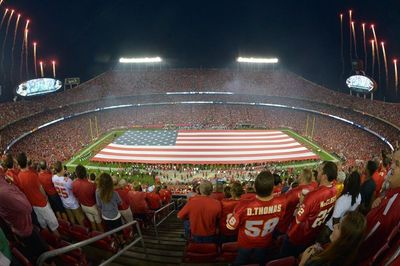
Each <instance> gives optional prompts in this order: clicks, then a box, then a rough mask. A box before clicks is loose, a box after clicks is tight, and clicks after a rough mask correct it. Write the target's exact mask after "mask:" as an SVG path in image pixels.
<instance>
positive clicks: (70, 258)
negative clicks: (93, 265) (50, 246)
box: [59, 240, 88, 266]
mask: <svg viewBox="0 0 400 266" xmlns="http://www.w3.org/2000/svg"><path fill="white" fill-rule="evenodd" d="M69 245H71V243H69V242H67V241H64V240H61V241H60V245H59V247H60V248H61V247H67V246H69ZM60 258H61V260H62V261H63V262H65V263H66V264H67V265H73V266H86V265H88V263H87V260H86V256H85V255H84V254H83V252H82V250H81V249H80V248H77V249H74V250H72V251H70V252H68V253H65V254H62V255H60Z"/></svg>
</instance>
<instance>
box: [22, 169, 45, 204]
mask: <svg viewBox="0 0 400 266" xmlns="http://www.w3.org/2000/svg"><path fill="white" fill-rule="evenodd" d="M16 185H17V186H18V187H19V189H20V190H21V191H22V192H23V193H24V194H25V196H26V197H27V199H28V200H29V202H30V203H31V204H32V206H34V207H45V206H46V204H47V199H46V197H45V195H43V194H42V192H41V191H40V187H41V184H40V182H39V177H38V175H37V173H36V172H34V171H31V170H27V171H20V172H19V174H18V183H17V184H16Z"/></svg>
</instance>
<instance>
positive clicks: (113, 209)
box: [96, 190, 121, 220]
mask: <svg viewBox="0 0 400 266" xmlns="http://www.w3.org/2000/svg"><path fill="white" fill-rule="evenodd" d="M96 203H97V206H99V209H100V210H101V214H102V216H103V218H104V219H107V220H114V219H116V218H117V217H118V216H119V212H118V205H119V204H121V198H120V197H119V195H118V193H117V192H115V191H113V195H112V197H111V200H110V201H109V202H103V201H102V200H101V199H100V193H99V190H96Z"/></svg>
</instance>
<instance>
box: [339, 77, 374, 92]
mask: <svg viewBox="0 0 400 266" xmlns="http://www.w3.org/2000/svg"><path fill="white" fill-rule="evenodd" d="M346 84H347V87H349V89H351V90H354V91H356V92H360V93H371V92H373V91H374V90H375V89H376V88H377V84H376V82H375V81H374V80H373V79H371V78H369V77H367V76H363V75H354V76H350V77H349V78H348V79H347V80H346Z"/></svg>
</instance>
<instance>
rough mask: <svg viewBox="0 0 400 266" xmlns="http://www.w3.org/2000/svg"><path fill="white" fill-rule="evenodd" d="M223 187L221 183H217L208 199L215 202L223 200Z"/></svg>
mask: <svg viewBox="0 0 400 266" xmlns="http://www.w3.org/2000/svg"><path fill="white" fill-rule="evenodd" d="M223 191H224V185H223V184H222V183H221V182H218V181H217V184H216V185H215V191H214V192H213V193H211V195H210V198H212V199H216V200H219V201H221V200H223V199H224V193H223Z"/></svg>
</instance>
